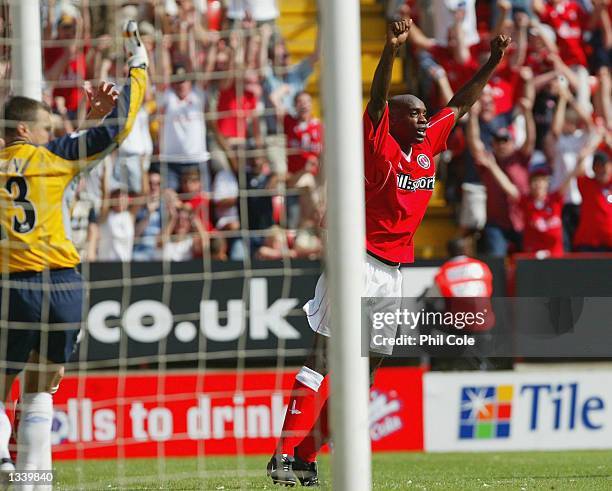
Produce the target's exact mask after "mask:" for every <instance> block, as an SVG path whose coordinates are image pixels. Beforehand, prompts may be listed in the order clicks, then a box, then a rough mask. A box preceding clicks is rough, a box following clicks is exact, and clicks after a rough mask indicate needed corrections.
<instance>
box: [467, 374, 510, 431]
mask: <svg viewBox="0 0 612 491" xmlns="http://www.w3.org/2000/svg"><path fill="white" fill-rule="evenodd" d="M513 395H514V388H513V387H512V385H497V386H495V385H489V386H483V387H463V388H462V389H461V409H460V415H459V439H461V440H485V439H491V438H509V437H510V423H511V417H512V397H513Z"/></svg>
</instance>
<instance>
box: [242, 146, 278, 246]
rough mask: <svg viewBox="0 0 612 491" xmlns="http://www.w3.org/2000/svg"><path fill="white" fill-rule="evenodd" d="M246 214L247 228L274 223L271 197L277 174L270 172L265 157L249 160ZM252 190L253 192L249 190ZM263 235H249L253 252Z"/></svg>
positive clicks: (261, 227)
mask: <svg viewBox="0 0 612 491" xmlns="http://www.w3.org/2000/svg"><path fill="white" fill-rule="evenodd" d="M246 184H247V191H248V197H247V214H248V221H247V223H245V227H247V226H248V229H249V230H266V229H269V228H270V227H272V226H273V225H274V208H273V203H272V199H273V197H274V195H276V194H278V176H277V175H276V174H275V173H274V172H272V170H271V168H270V165H269V163H268V161H267V160H266V158H265V157H263V156H260V157H254V158H251V159H250V161H249V167H248V170H247V174H246ZM251 191H253V192H251ZM263 242H264V237H263V236H260V235H256V234H252V235H251V239H250V249H251V252H252V253H253V254H254V253H255V252H256V251H257V249H259V247H260V246H261V245H262V244H263Z"/></svg>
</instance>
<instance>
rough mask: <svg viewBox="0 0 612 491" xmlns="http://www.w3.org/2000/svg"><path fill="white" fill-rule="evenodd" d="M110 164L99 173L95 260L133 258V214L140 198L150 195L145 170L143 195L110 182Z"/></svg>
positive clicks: (127, 259) (128, 259)
mask: <svg viewBox="0 0 612 491" xmlns="http://www.w3.org/2000/svg"><path fill="white" fill-rule="evenodd" d="M109 167H110V166H109V165H105V166H104V168H103V172H102V204H101V206H100V216H99V217H98V220H97V222H98V225H99V230H100V237H99V239H100V240H99V243H98V248H97V249H98V253H97V256H96V257H97V260H98V261H122V262H129V261H131V260H132V254H133V249H134V236H135V223H136V214H137V213H138V210H139V208H140V206H139V205H140V203H139V201H140V198H141V197H142V196H143V195H144V196H147V195H148V194H149V189H148V185H149V182H148V179H147V176H146V173H142V174H141V178H142V184H141V188H142V192H143V194H142V195H136V194H133V195H132V196H130V193H129V191H128V188H127V186H124V185H122V184H117V183H112V179H111V178H110V172H111V170H110V169H109Z"/></svg>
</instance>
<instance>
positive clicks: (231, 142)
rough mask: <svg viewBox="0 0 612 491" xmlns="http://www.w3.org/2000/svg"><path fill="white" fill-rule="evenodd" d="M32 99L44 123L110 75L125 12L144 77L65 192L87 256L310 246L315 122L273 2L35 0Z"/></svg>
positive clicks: (67, 124) (226, 253)
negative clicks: (105, 141) (119, 137)
mask: <svg viewBox="0 0 612 491" xmlns="http://www.w3.org/2000/svg"><path fill="white" fill-rule="evenodd" d="M42 4H43V11H42V17H43V36H44V44H43V45H44V48H43V68H44V79H45V90H44V95H43V97H44V99H45V102H47V103H48V104H49V105H50V106H51V107H52V109H53V112H54V119H55V124H54V128H55V131H56V132H57V134H58V135H60V134H64V133H67V132H68V133H69V132H73V131H75V130H78V128H79V127H81V126H82V125H83V124H84V123H85V122H84V121H83V120H84V115H85V112H86V110H87V98H86V94H87V84H88V83H89V82H88V81H91V83H99V81H101V80H105V81H110V82H112V83H116V84H117V86H120V85H121V82H122V80H123V79H125V77H126V75H127V73H126V72H125V69H124V68H123V67H124V66H125V64H124V60H123V58H122V54H121V50H120V49H119V48H118V47H120V46H121V28H122V26H123V24H124V22H125V20H127V19H137V20H138V22H139V28H140V32H141V36H142V40H143V43H144V44H145V46H146V48H147V51H148V54H149V59H150V61H151V63H150V70H149V71H150V78H151V89H150V92H149V93H148V94H147V96H146V103H145V105H144V106H143V108H142V109H141V111H140V113H139V115H138V118H137V120H136V122H135V124H134V128H133V130H132V132H131V133H130V135H129V136H128V138H127V139H126V140H125V141H124V143H123V144H122V145H121V146H120V147H119V148H118V149H117V150H116V151H115V152H113V153H112V154H111V155H109V156H108V157H107V158H106V159H105V161H103V162H102V163H101V164H100V165H99V166H97V167H96V168H94V170H93V171H91V172H90V173H89V174H88V175H86V176H83V177H82V178H81V179H80V180H79V181H78V182H74V183H73V186H72V189H71V192H70V193H69V194H68V195H67V196H66V206H67V207H69V208H70V210H71V216H72V229H73V230H72V232H73V240H74V242H75V244H76V245H77V247H78V249H79V251H80V252H81V255H82V257H83V259H84V260H87V261H96V260H97V261H132V260H134V261H147V260H157V259H164V260H170V261H184V260H189V259H193V258H198V257H201V258H205V259H209V258H210V259H213V260H227V259H231V260H244V259H245V258H247V257H252V258H258V259H282V258H285V257H289V258H300V257H303V258H316V257H319V256H320V254H321V249H322V241H321V237H320V233H321V232H320V227H319V224H320V221H321V215H322V205H323V203H322V200H321V196H322V193H321V190H320V188H321V180H322V173H321V169H322V165H321V153H322V139H323V127H322V124H321V122H320V121H319V120H318V119H317V118H315V117H314V115H313V107H312V98H311V96H310V94H309V93H307V92H306V91H305V88H306V85H307V81H308V78H309V77H310V75H311V74H312V72H313V70H314V66H315V64H316V63H317V60H318V52H315V53H313V54H312V55H311V56H308V57H306V58H305V59H304V60H302V61H301V62H300V63H296V64H293V63H292V62H291V60H290V57H289V54H288V51H287V48H286V46H285V42H284V40H283V38H282V37H281V36H280V33H279V29H278V27H277V25H276V19H277V18H278V16H279V10H278V5H277V2H276V0H231V1H226V2H219V1H218V0H208V1H206V0H199V1H198V0H194V1H191V0H165V1H140V2H129V1H126V2H119V5H118V8H117V9H115V8H114V7H115V6H116V2H107V3H104V2H95V3H94V2H91V4H90V3H89V2H88V1H87V0H72V1H69V0H63V1H61V0H57V1H53V0H47V1H43V2H42Z"/></svg>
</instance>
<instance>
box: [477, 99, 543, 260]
mask: <svg viewBox="0 0 612 491" xmlns="http://www.w3.org/2000/svg"><path fill="white" fill-rule="evenodd" d="M519 105H520V109H521V112H522V113H523V116H524V118H525V122H526V138H525V141H524V143H523V145H522V146H521V147H520V148H517V147H516V144H515V139H514V135H513V134H512V133H511V131H510V130H509V129H508V128H500V129H498V130H497V131H496V133H495V134H494V135H493V138H492V141H491V147H492V153H491V154H492V156H493V157H494V158H495V160H496V162H497V164H498V165H499V167H500V168H501V169H502V170H503V172H504V173H505V174H506V175H507V176H508V177H509V179H510V180H511V181H512V183H513V184H514V185H515V186H516V187H517V188H518V190H519V192H520V194H526V193H527V192H528V189H529V177H528V175H529V174H528V168H529V162H530V159H531V156H532V154H533V150H534V146H535V137H536V135H535V122H534V120H533V113H532V109H533V99H531V98H529V97H523V98H521V99H520V101H519ZM479 111H480V108H479V107H478V105H475V106H472V110H471V111H470V118H469V120H468V128H467V141H468V147H469V149H470V152H471V154H472V156H473V157H474V159H475V161H476V163H477V164H478V163H479V162H483V159H482V158H480V157H481V156H482V155H484V154H486V153H488V151H487V150H486V147H485V145H484V143H483V142H482V140H481V139H480V128H479V124H478V113H479ZM479 172H480V178H481V181H482V183H483V184H484V186H485V187H486V191H487V223H486V225H485V228H484V230H483V235H482V242H483V249H484V250H483V252H484V253H485V254H491V255H493V256H498V257H504V256H505V255H506V254H507V252H508V248H509V246H510V244H512V245H513V247H514V248H515V250H516V251H519V250H521V233H522V231H523V227H524V222H523V216H522V213H521V211H520V209H519V208H518V206H517V204H516V203H514V202H512V201H509V200H508V198H507V196H506V194H505V193H504V192H503V191H502V189H501V188H500V187H499V184H498V182H497V181H496V179H495V178H494V177H493V176H492V175H491V172H490V171H489V169H488V168H487V167H481V168H480V169H479Z"/></svg>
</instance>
